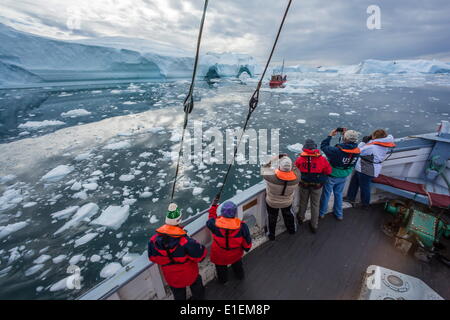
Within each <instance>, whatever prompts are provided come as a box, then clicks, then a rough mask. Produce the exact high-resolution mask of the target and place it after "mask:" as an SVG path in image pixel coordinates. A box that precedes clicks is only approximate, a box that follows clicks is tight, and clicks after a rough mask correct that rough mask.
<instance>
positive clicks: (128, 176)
mask: <svg viewBox="0 0 450 320" xmlns="http://www.w3.org/2000/svg"><path fill="white" fill-rule="evenodd" d="M133 179H134V175H132V174H123V175H121V176H120V177H119V180H120V181H122V182H128V181H131V180H133Z"/></svg>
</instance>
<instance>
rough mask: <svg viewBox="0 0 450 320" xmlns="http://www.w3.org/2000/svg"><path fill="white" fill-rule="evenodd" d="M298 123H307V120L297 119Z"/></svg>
mask: <svg viewBox="0 0 450 320" xmlns="http://www.w3.org/2000/svg"><path fill="white" fill-rule="evenodd" d="M297 123H301V124H303V123H306V120H305V119H297Z"/></svg>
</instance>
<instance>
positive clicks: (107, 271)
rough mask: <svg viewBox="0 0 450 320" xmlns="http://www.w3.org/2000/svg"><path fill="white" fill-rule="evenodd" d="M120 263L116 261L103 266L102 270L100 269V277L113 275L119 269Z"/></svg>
mask: <svg viewBox="0 0 450 320" xmlns="http://www.w3.org/2000/svg"><path fill="white" fill-rule="evenodd" d="M121 268H122V265H121V264H120V263H118V262H112V263H109V264H107V265H106V266H104V267H103V269H102V271H100V277H102V278H109V277H112V276H113V275H115V274H116V273H117V272H118V271H119V270H120V269H121Z"/></svg>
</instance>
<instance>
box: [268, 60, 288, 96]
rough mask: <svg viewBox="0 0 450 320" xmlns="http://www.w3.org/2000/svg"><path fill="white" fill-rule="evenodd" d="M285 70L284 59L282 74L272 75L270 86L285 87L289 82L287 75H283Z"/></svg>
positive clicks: (273, 87)
mask: <svg viewBox="0 0 450 320" xmlns="http://www.w3.org/2000/svg"><path fill="white" fill-rule="evenodd" d="M283 71H284V59H283V66H282V67H281V74H274V75H272V79H271V80H270V82H269V86H270V88H271V89H275V88H284V84H285V83H286V82H287V76H286V75H284V76H283Z"/></svg>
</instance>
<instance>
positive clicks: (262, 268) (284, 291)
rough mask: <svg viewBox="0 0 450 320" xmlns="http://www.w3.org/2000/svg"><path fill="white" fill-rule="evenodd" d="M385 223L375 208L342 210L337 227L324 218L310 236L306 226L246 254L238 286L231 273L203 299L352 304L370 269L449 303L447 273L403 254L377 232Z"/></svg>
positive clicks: (383, 215) (434, 263)
mask: <svg viewBox="0 0 450 320" xmlns="http://www.w3.org/2000/svg"><path fill="white" fill-rule="evenodd" d="M385 219H389V215H388V214H387V213H385V212H384V211H383V210H382V207H381V205H376V206H374V207H373V208H371V209H370V210H369V211H362V210H359V209H354V208H350V209H346V210H345V211H344V221H342V222H339V221H337V220H336V219H334V217H333V216H332V215H331V214H329V215H327V216H326V218H325V219H323V220H321V221H320V224H319V231H318V233H317V234H315V235H314V234H312V233H311V232H310V231H309V226H308V223H305V224H304V225H302V226H301V227H300V229H299V231H298V232H297V234H295V235H289V234H287V233H283V234H281V235H279V236H278V237H277V239H276V241H274V242H266V243H264V244H263V245H262V246H260V247H259V248H257V249H255V250H254V251H251V252H250V253H249V254H248V255H246V256H245V258H244V266H245V271H246V278H245V280H243V281H242V282H240V281H238V280H235V278H234V277H233V274H232V271H231V270H230V271H229V272H230V273H229V281H228V283H226V284H225V285H222V284H219V283H218V282H217V281H216V280H213V281H212V282H210V283H209V284H208V285H207V286H206V298H207V299H209V300H216V299H217V300H245V299H248V300H253V299H255V300H264V299H274V300H278V299H286V300H289V299H295V300H297V299H337V300H339V299H357V298H358V295H359V293H360V289H361V285H362V280H363V276H364V274H365V271H366V269H367V267H368V266H369V265H372V264H373V265H379V266H382V267H385V268H389V269H392V270H395V271H398V272H401V273H404V274H408V275H411V276H414V277H417V278H420V279H421V280H423V281H424V282H425V283H426V284H427V285H428V286H430V287H431V288H432V289H434V290H435V291H436V292H437V293H438V294H439V295H441V296H442V297H443V298H444V299H450V285H449V284H450V268H448V267H447V266H445V265H444V264H443V263H441V262H440V261H437V260H436V259H433V260H432V261H431V262H430V263H425V262H422V261H419V260H417V259H415V258H414V257H413V256H412V255H411V254H409V255H407V256H405V255H403V254H402V253H401V252H400V251H399V250H397V249H396V248H395V247H394V240H393V239H392V238H390V237H388V236H386V235H385V234H384V233H383V232H382V230H381V226H382V224H383V222H384V221H385ZM278 223H282V221H280V220H279V222H278ZM447 250H448V247H447Z"/></svg>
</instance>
